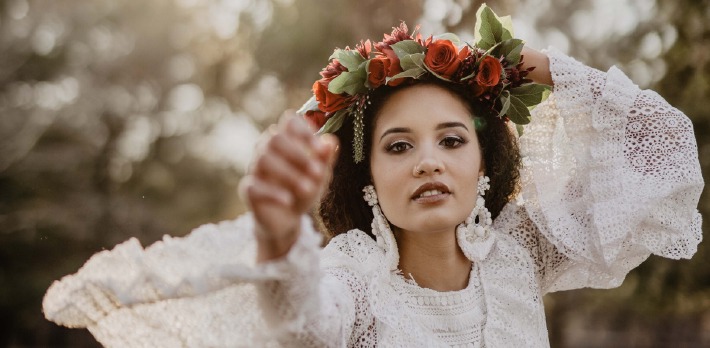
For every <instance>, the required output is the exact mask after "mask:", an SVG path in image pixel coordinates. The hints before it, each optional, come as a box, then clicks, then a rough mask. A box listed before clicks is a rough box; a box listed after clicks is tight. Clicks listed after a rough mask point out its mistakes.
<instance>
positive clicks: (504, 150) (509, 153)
mask: <svg viewBox="0 0 710 348" xmlns="http://www.w3.org/2000/svg"><path fill="white" fill-rule="evenodd" d="M416 84H433V85H438V86H440V87H443V88H445V89H447V90H449V91H451V92H453V93H454V94H455V95H456V96H458V97H459V98H461V100H462V101H464V104H465V105H466V106H467V107H468V108H469V111H470V112H471V114H472V115H487V114H488V112H487V111H486V110H480V109H479V107H480V105H479V103H477V101H476V100H475V99H474V97H473V96H472V93H471V92H470V91H466V90H464V89H463V87H462V86H460V85H457V84H452V83H448V82H445V81H442V80H439V79H430V80H417V81H416V82H414V83H410V84H402V85H399V86H397V87H390V86H382V87H379V88H377V89H376V90H374V91H373V92H372V93H371V94H370V103H371V104H370V105H368V106H367V109H366V110H365V134H364V139H363V152H364V154H365V159H364V160H363V161H362V162H360V163H355V161H354V160H353V123H352V122H350V121H349V120H346V122H345V123H344V124H343V126H342V127H341V128H340V129H339V130H338V131H336V132H335V135H336V136H337V137H338V139H339V140H340V150H339V153H338V158H337V159H336V163H335V167H334V169H333V179H332V181H331V182H330V185H329V186H328V188H327V190H326V192H325V193H324V195H323V196H322V197H321V201H320V204H319V205H318V208H317V212H318V217H319V219H320V221H321V223H322V225H323V227H325V235H326V237H327V238H328V239H330V238H332V237H335V236H336V235H338V234H341V233H345V232H347V231H349V230H352V229H359V230H361V231H364V232H367V233H368V234H370V236H372V233H371V226H370V225H371V223H372V219H373V215H372V208H371V207H369V206H368V205H367V203H366V202H365V201H364V200H363V198H362V195H363V192H362V189H363V188H364V187H365V186H367V185H370V184H372V176H371V171H370V160H369V159H370V147H371V142H372V130H373V129H374V126H375V120H376V117H377V115H378V113H379V111H380V109H381V108H382V106H383V105H384V104H385V103H386V102H387V100H389V97H390V96H392V95H393V94H394V93H395V92H397V91H401V90H404V89H406V88H409V87H411V86H413V85H416ZM474 118H475V124H476V135H477V137H478V142H479V145H480V147H481V151H482V155H483V162H484V166H485V171H486V175H487V176H488V177H489V178H490V185H491V188H490V190H489V191H488V192H487V193H486V208H488V210H489V211H490V212H491V216H492V217H493V219H495V218H496V217H497V216H498V214H499V213H500V211H501V210H502V209H503V207H504V206H505V205H506V204H507V203H508V201H510V199H511V198H512V197H513V195H514V194H515V192H516V190H517V188H518V183H519V179H520V161H521V159H520V151H519V149H518V142H517V139H516V137H515V135H514V134H513V133H512V132H511V130H510V128H508V125H507V124H506V123H505V121H504V120H503V119H501V118H498V117H495V116H492V115H487V116H484V117H479V116H474Z"/></svg>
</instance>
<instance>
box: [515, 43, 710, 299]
mask: <svg viewBox="0 0 710 348" xmlns="http://www.w3.org/2000/svg"><path fill="white" fill-rule="evenodd" d="M527 52H530V51H527ZM546 54H547V56H548V57H549V61H550V64H549V71H550V73H549V74H550V76H551V78H552V80H553V81H554V93H553V94H552V95H551V96H550V98H549V99H548V100H547V101H546V102H545V103H544V104H541V105H540V106H539V107H538V108H536V109H535V110H534V111H533V114H532V122H531V123H530V124H528V125H526V127H525V133H524V134H523V136H522V137H521V138H520V146H521V153H522V155H523V164H524V168H523V170H522V171H521V178H522V186H523V187H522V194H523V197H524V199H525V209H526V211H527V213H528V215H529V217H530V219H531V220H532V221H533V222H534V225H535V227H536V229H538V230H539V233H540V237H541V238H544V239H545V240H546V243H551V245H554V249H550V250H552V251H554V252H559V253H560V255H564V257H565V258H567V259H569V262H559V261H560V260H561V259H560V258H559V257H557V256H554V255H549V256H551V257H547V256H545V255H547V252H545V253H544V254H545V255H542V257H543V258H541V260H543V261H544V258H545V257H547V259H548V260H552V261H554V262H546V266H545V267H547V269H546V270H545V271H546V279H547V280H546V283H547V284H543V287H544V288H547V289H549V290H551V291H554V290H562V289H569V288H578V287H585V286H593V287H613V286H617V285H618V284H620V283H621V281H622V280H623V278H624V276H625V274H626V273H627V272H628V271H629V270H631V269H632V268H634V267H636V266H637V265H638V264H639V263H640V262H642V261H643V260H645V259H646V258H647V257H648V255H650V254H656V255H659V256H664V257H669V258H689V257H691V256H692V255H693V253H694V252H695V251H696V249H697V244H698V243H699V241H700V239H701V238H702V236H701V233H700V215H699V214H698V212H697V203H698V199H699V195H700V192H701V191H702V187H703V180H702V176H701V174H700V167H699V163H698V153H697V145H696V143H695V138H694V134H693V126H692V123H691V122H690V120H688V118H687V117H686V116H685V115H684V114H683V113H682V112H680V111H679V110H677V109H675V108H673V107H672V106H670V105H668V103H667V102H666V101H665V100H663V98H661V97H660V96H659V95H658V94H656V93H654V92H652V91H647V90H641V89H639V88H638V86H636V85H634V84H633V83H632V82H631V81H630V80H629V79H628V78H627V77H626V76H625V75H624V74H623V73H622V72H621V71H620V70H619V69H617V68H615V67H612V68H611V69H609V71H607V72H602V71H599V70H596V69H593V68H590V67H587V66H585V65H583V64H581V63H579V62H577V61H575V60H574V59H572V58H570V57H567V56H565V55H564V54H561V53H559V52H556V51H549V52H546ZM532 56H533V58H532V59H531V61H539V59H538V57H539V56H537V55H536V54H535V53H533V54H532ZM526 57H527V56H526ZM530 64H532V62H531V63H530ZM543 66H544V65H543ZM536 70H537V69H536ZM545 75H546V74H545ZM535 78H543V79H544V78H545V76H542V77H540V76H537V77H535ZM541 245H542V244H541ZM546 245H547V244H546ZM547 249H549V248H547ZM547 249H546V250H547ZM558 256H559V255H558Z"/></svg>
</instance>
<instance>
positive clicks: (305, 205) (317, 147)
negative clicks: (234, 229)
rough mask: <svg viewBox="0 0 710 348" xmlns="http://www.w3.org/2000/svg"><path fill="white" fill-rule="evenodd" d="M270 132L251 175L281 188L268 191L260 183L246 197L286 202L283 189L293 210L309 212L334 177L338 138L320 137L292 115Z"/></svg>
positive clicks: (283, 118) (257, 179) (255, 161)
mask: <svg viewBox="0 0 710 348" xmlns="http://www.w3.org/2000/svg"><path fill="white" fill-rule="evenodd" d="M270 131H271V132H272V134H267V135H266V139H265V140H264V143H263V144H262V145H261V146H260V148H259V152H258V155H257V157H256V158H255V160H254V162H253V164H252V166H251V167H250V171H249V173H250V174H249V176H253V177H254V180H253V181H254V182H259V183H261V184H263V185H272V186H275V187H277V188H278V190H265V189H262V188H260V187H258V186H259V185H256V186H255V187H256V188H251V189H250V190H254V192H253V194H252V195H249V194H248V193H247V194H245V195H244V196H243V197H244V198H246V199H247V200H251V199H252V198H253V197H256V198H260V199H263V200H266V201H268V200H275V201H279V202H282V203H284V202H286V201H287V200H286V199H285V198H284V197H283V196H282V191H285V192H288V193H289V198H290V199H291V201H290V204H291V205H292V206H291V208H292V210H293V211H301V212H303V211H306V210H308V209H309V208H310V207H311V205H313V204H314V203H315V201H316V200H317V198H318V196H319V193H320V192H321V190H322V187H323V186H324V183H327V182H328V180H329V178H330V172H332V163H333V161H334V154H335V151H336V148H337V139H336V138H335V137H334V136H332V135H331V136H328V137H316V136H314V135H313V134H312V133H311V130H310V128H309V127H308V125H307V124H306V123H305V121H303V120H302V119H300V118H299V117H291V116H284V117H282V119H281V120H280V122H279V124H278V125H277V126H276V129H273V128H271V129H270ZM245 185H246V184H245ZM247 191H248V190H247ZM252 203H253V202H252ZM252 208H253V207H252Z"/></svg>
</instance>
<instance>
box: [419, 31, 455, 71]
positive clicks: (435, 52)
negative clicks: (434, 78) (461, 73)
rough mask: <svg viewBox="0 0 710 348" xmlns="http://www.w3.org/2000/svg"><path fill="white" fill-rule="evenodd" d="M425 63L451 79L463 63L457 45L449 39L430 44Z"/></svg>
mask: <svg viewBox="0 0 710 348" xmlns="http://www.w3.org/2000/svg"><path fill="white" fill-rule="evenodd" d="M424 64H426V65H427V66H428V67H429V69H430V70H431V71H433V72H435V73H437V74H438V75H439V76H441V77H443V78H445V79H450V78H451V76H453V75H454V73H455V72H456V70H457V69H458V68H459V65H461V59H459V56H458V52H456V46H454V44H453V43H452V42H451V41H449V40H437V41H434V42H432V43H431V44H429V48H428V49H427V51H426V55H425V56H424Z"/></svg>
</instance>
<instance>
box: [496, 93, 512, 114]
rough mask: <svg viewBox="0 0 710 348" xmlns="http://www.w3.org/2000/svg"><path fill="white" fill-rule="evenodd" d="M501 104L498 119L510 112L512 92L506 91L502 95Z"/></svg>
mask: <svg viewBox="0 0 710 348" xmlns="http://www.w3.org/2000/svg"><path fill="white" fill-rule="evenodd" d="M500 104H501V108H500V112H499V113H498V117H503V116H505V114H506V113H507V112H508V109H510V91H507V90H506V91H503V92H502V93H501V94H500Z"/></svg>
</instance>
